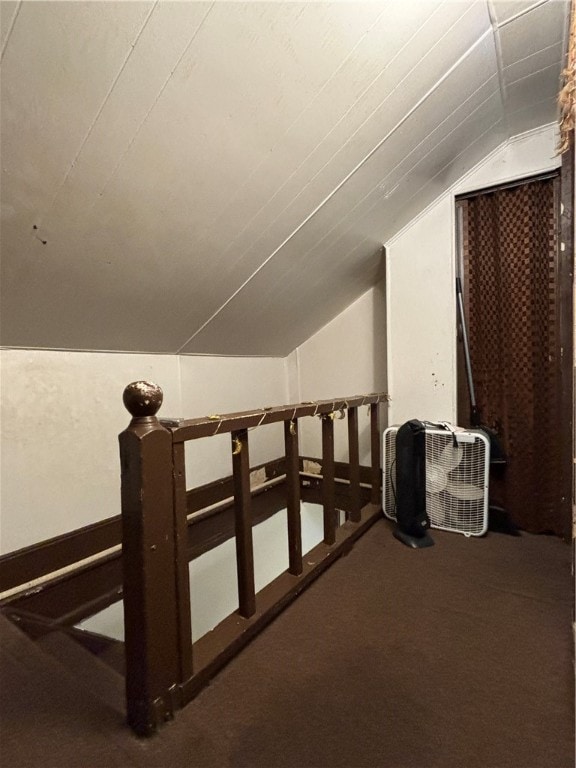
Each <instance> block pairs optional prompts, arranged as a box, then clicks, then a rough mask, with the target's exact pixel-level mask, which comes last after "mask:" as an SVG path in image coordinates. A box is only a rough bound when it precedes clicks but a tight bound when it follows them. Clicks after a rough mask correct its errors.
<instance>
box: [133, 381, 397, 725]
mask: <svg viewBox="0 0 576 768" xmlns="http://www.w3.org/2000/svg"><path fill="white" fill-rule="evenodd" d="M387 399H388V396H387V395H386V394H383V393H381V394H377V393H376V394H370V395H360V396H354V397H350V398H345V399H344V398H342V399H337V400H323V401H317V402H307V403H299V404H297V405H288V406H281V407H276V408H263V409H259V410H254V411H247V412H243V413H233V414H225V415H220V414H213V415H211V416H207V417H204V418H200V419H192V420H179V419H174V420H167V419H165V420H163V421H160V420H159V419H158V418H157V416H156V414H157V412H158V410H159V408H160V406H161V404H162V390H161V389H160V388H159V387H157V386H156V385H154V384H150V383H148V382H134V383H133V384H130V385H129V386H128V387H126V389H125V391H124V404H125V405H126V408H127V409H128V411H129V412H130V413H131V415H132V421H131V422H130V425H129V426H128V428H127V429H126V430H125V431H124V432H122V433H121V435H120V437H119V439H120V458H121V468H122V541H123V557H122V566H123V583H124V587H123V593H124V618H125V645H126V693H127V709H128V722H129V724H130V725H131V727H132V728H133V729H134V730H135V731H136V733H138V734H140V735H149V734H151V733H153V732H154V731H155V730H156V728H157V727H158V725H159V724H160V723H161V722H163V721H164V720H167V719H170V718H171V717H173V715H174V711H175V710H176V709H177V708H178V707H180V706H182V705H183V704H185V703H186V702H187V701H189V700H190V698H191V697H192V696H194V695H195V693H196V692H197V691H198V690H199V688H200V687H201V686H202V685H204V684H205V683H206V681H207V680H209V678H210V677H211V676H212V675H213V674H215V673H216V671H217V670H218V669H219V668H220V667H222V666H223V665H224V664H225V663H226V662H227V661H228V660H229V659H230V658H231V656H232V655H233V654H234V653H236V652H237V651H238V650H239V649H240V648H241V647H242V646H243V645H244V644H245V643H246V642H248V641H249V640H250V638H251V637H252V636H253V635H254V634H255V633H256V632H257V631H259V630H260V629H261V628H262V627H263V626H264V625H265V624H266V623H267V622H269V621H270V620H271V619H272V618H273V617H274V616H275V615H276V614H277V613H278V612H279V611H280V610H281V609H282V608H283V607H284V606H285V605H286V604H287V603H288V602H289V601H290V600H292V599H294V597H295V596H296V595H297V594H299V592H301V591H302V590H303V589H304V588H305V587H306V586H307V585H308V584H309V583H310V582H311V581H312V580H313V579H314V578H316V577H317V576H318V575H319V573H321V572H322V571H323V570H324V569H325V568H326V567H327V566H328V565H329V564H331V563H332V562H333V561H334V560H335V558H336V557H338V556H339V555H341V554H342V553H343V552H344V551H346V549H347V548H348V547H349V546H350V545H351V542H352V541H354V540H355V539H356V538H357V537H358V536H360V535H361V534H362V533H363V532H364V531H365V530H366V529H367V528H368V527H369V526H370V525H371V524H372V523H373V522H374V521H375V520H376V519H377V518H378V517H379V516H380V514H381V507H380V483H381V480H380V476H381V471H380V439H381V435H380V427H379V404H380V403H383V402H385V401H386V400H387ZM362 406H368V407H369V410H370V434H371V440H370V443H371V452H372V459H371V470H370V475H371V503H369V504H367V505H365V506H364V507H361V504H360V499H361V488H360V467H359V449H358V419H357V409H358V408H359V407H362ZM346 414H349V415H351V418H350V422H349V424H348V439H349V456H350V470H349V482H348V486H349V492H350V498H351V499H352V508H351V511H350V514H349V515H348V520H347V521H346V522H345V523H344V525H341V526H340V525H339V524H338V523H339V520H338V515H337V508H336V495H337V491H336V463H335V460H334V419H335V418H344V417H345V416H346ZM311 416H312V417H313V416H318V417H319V418H320V419H321V430H322V459H321V468H322V484H321V494H322V505H323V520H324V537H323V542H322V543H321V544H319V545H318V546H317V547H316V548H315V549H314V550H312V552H309V553H307V556H306V562H304V561H303V558H302V535H301V529H300V500H301V493H300V492H301V484H300V459H299V455H298V450H299V449H298V437H299V421H300V420H301V419H302V418H305V417H311ZM280 422H283V424H284V442H285V460H284V466H285V474H286V481H285V487H286V490H287V494H286V503H285V506H286V509H287V519H288V554H289V567H288V570H287V571H286V572H285V573H284V574H281V575H280V576H279V577H278V578H277V579H275V580H274V581H273V582H272V583H271V584H269V585H268V586H267V587H265V588H264V589H262V590H260V592H258V593H256V590H255V580H254V555H253V540H252V527H253V524H254V517H253V505H252V501H253V500H252V493H251V489H250V453H249V452H250V446H249V441H250V432H249V430H252V429H254V428H257V427H260V426H263V425H266V424H272V423H280ZM224 433H229V434H230V452H231V456H232V468H233V476H232V487H233V497H234V500H235V505H234V509H235V519H234V529H235V539H236V564H237V574H238V606H239V607H238V610H237V611H236V612H234V614H232V615H231V616H230V617H228V619H225V620H224V621H223V622H221V624H220V625H218V627H216V629H215V630H213V631H212V632H210V633H208V635H207V636H205V637H204V638H201V639H200V640H199V641H197V642H196V643H195V644H194V645H193V644H192V633H191V619H190V586H189V575H188V574H189V571H188V561H189V557H188V515H189V507H188V495H187V490H186V470H185V462H184V443H185V442H186V441H188V440H196V439H199V438H206V437H211V436H214V435H218V434H224Z"/></svg>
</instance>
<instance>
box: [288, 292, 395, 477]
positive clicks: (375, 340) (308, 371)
mask: <svg viewBox="0 0 576 768" xmlns="http://www.w3.org/2000/svg"><path fill="white" fill-rule="evenodd" d="M385 328H386V296H385V283H384V281H381V282H379V283H378V284H377V285H376V286H375V287H374V288H371V289H370V290H369V291H367V292H366V293H364V294H363V295H362V296H361V297H360V298H359V299H357V300H356V301H355V302H354V303H353V304H351V305H350V306H349V307H348V308H347V309H346V310H344V312H341V313H340V314H339V315H338V316H337V317H336V318H334V320H332V321H331V322H330V323H328V324H327V325H325V326H324V328H322V329H321V330H320V331H318V333H316V334H314V336H312V337H311V338H310V339H308V341H306V342H305V343H304V344H302V345H301V346H300V347H298V348H297V350H295V352H293V353H292V355H290V358H289V363H288V365H289V370H290V372H291V382H292V386H294V385H295V384H297V387H298V390H297V392H294V391H292V392H291V393H290V394H291V395H292V396H293V398H292V399H296V400H299V401H307V400H329V399H330V398H338V397H347V396H350V395H355V394H366V393H369V392H384V391H386V332H385ZM294 396H296V397H294ZM382 414H383V418H385V416H386V407H383V408H382ZM358 421H359V434H360V462H361V463H363V464H369V463H370V421H369V418H368V416H367V409H364V408H363V409H360V411H359V419H358ZM321 438H322V436H321V425H320V420H319V419H302V420H301V444H300V452H301V453H302V454H303V455H307V456H321V455H322V439H321ZM335 457H336V460H337V461H347V460H348V437H347V430H346V420H345V419H343V420H341V421H340V420H336V421H335Z"/></svg>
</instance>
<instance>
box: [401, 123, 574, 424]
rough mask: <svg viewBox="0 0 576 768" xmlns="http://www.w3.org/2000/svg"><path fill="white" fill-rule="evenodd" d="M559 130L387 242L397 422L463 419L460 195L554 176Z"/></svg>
mask: <svg viewBox="0 0 576 768" xmlns="http://www.w3.org/2000/svg"><path fill="white" fill-rule="evenodd" d="M555 146H556V133H555V127H554V126H545V127H544V128H540V129H538V130H536V131H531V132H529V133H527V134H522V135H520V136H516V137H514V138H513V139H511V140H510V141H508V142H507V143H506V144H504V145H503V146H501V147H499V148H498V149H497V150H495V151H494V152H493V153H491V154H490V155H489V156H488V157H487V158H485V159H484V160H483V161H482V163H480V164H478V165H477V166H476V167H475V168H474V169H473V170H472V171H471V172H469V173H468V174H466V175H465V176H464V177H463V178H461V179H460V180H459V181H458V182H457V183H456V184H455V185H454V186H453V187H452V188H451V189H450V190H449V191H448V192H447V193H446V194H445V195H443V196H442V197H441V198H439V199H438V200H437V201H436V202H435V203H434V204H433V205H432V206H430V207H429V208H427V209H426V210H425V211H424V212H423V213H422V214H421V215H420V216H419V217H418V218H417V219H416V220H414V221H413V222H411V223H410V225H409V226H407V227H406V228H405V229H404V230H402V231H401V232H400V233H399V234H398V235H397V236H395V237H394V238H393V239H392V240H391V241H390V242H389V243H387V244H386V250H387V255H388V259H387V285H388V323H387V332H388V370H389V379H388V387H389V391H390V394H391V396H392V401H391V403H390V410H389V421H390V424H400V423H403V422H404V421H407V420H408V419H411V418H419V419H430V420H447V421H453V422H455V421H456V410H457V409H456V295H455V276H456V270H455V264H456V248H455V218H454V197H455V195H457V194H461V193H464V192H469V191H472V190H475V189H482V188H483V187H487V186H492V185H494V184H499V183H504V182H507V181H511V180H513V179H517V178H522V177H524V176H531V175H534V174H538V173H542V172H545V171H549V170H551V169H552V168H556V167H558V166H559V165H560V160H559V158H558V157H556V156H555Z"/></svg>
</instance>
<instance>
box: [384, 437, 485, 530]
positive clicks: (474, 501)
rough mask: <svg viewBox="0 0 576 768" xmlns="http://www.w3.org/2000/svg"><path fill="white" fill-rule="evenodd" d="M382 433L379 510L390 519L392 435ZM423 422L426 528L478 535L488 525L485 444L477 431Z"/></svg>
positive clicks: (393, 486) (393, 492)
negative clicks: (424, 430)
mask: <svg viewBox="0 0 576 768" xmlns="http://www.w3.org/2000/svg"><path fill="white" fill-rule="evenodd" d="M398 429H399V427H398V426H394V427H388V429H386V430H384V434H383V451H382V466H383V470H382V473H383V478H382V509H383V510H384V514H385V515H386V517H388V518H390V519H391V520H395V519H396V434H397V432H398ZM454 429H455V430H456V431H454V432H452V431H449V430H447V429H441V428H436V427H433V426H426V435H425V445H426V470H425V471H426V512H427V514H428V517H429V518H430V525H431V527H432V528H438V529H441V530H445V531H453V532H455V533H462V534H464V535H465V536H482V535H484V534H485V533H486V531H487V529H488V481H489V471H490V444H489V442H488V439H487V437H486V435H485V434H484V433H483V432H481V431H474V430H460V429H459V428H457V427H456V428H454Z"/></svg>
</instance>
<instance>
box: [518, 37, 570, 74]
mask: <svg viewBox="0 0 576 768" xmlns="http://www.w3.org/2000/svg"><path fill="white" fill-rule="evenodd" d="M563 56H564V48H563V45H562V42H561V41H560V40H559V41H558V42H557V43H555V44H554V45H549V46H548V47H547V48H544V49H543V50H541V51H537V52H536V53H533V54H531V55H530V56H526V57H525V58H523V59H520V61H516V62H515V63H514V64H511V65H510V66H509V67H506V68H505V69H504V70H503V74H504V80H505V82H506V83H507V84H509V83H513V82H515V81H516V80H521V79H522V78H523V77H527V76H528V75H532V74H534V72H539V71H540V70H542V69H546V68H547V67H550V66H555V67H556V69H557V71H558V72H559V71H560V70H561V69H562V60H563Z"/></svg>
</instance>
